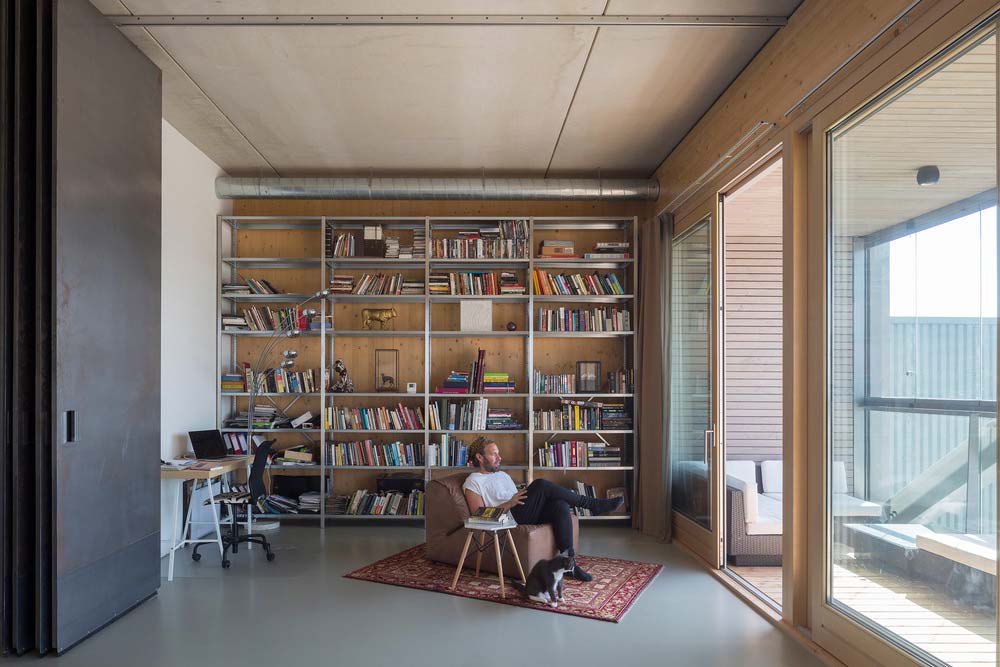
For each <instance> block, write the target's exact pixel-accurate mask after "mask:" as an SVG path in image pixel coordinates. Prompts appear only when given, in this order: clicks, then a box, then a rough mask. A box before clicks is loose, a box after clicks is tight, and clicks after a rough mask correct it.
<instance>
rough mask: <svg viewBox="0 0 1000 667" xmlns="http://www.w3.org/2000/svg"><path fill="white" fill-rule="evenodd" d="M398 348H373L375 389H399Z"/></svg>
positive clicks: (393, 390)
mask: <svg viewBox="0 0 1000 667" xmlns="http://www.w3.org/2000/svg"><path fill="white" fill-rule="evenodd" d="M398 376H399V350H375V390H376V391H392V392H395V391H399V382H398V381H397V379H396V378H397V377H398Z"/></svg>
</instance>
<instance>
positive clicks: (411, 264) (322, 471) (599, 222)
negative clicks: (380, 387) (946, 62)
mask: <svg viewBox="0 0 1000 667" xmlns="http://www.w3.org/2000/svg"><path fill="white" fill-rule="evenodd" d="M501 219H508V220H509V219H511V218H496V217H482V218H476V217H463V218H433V217H419V218H416V217H412V218H386V217H352V218H334V217H318V216H315V217H310V216H302V217H294V216H293V217H267V216H220V217H219V218H218V224H219V237H218V257H219V263H218V267H219V268H218V271H217V273H218V275H217V278H218V279H217V285H218V286H220V288H221V284H222V283H223V282H235V281H236V279H237V278H238V277H239V276H240V275H241V274H242V273H243V271H244V270H246V269H290V270H294V269H298V270H308V271H315V273H316V277H317V283H316V290H317V291H318V290H321V289H323V288H324V287H326V286H327V284H328V282H329V277H330V276H332V274H333V273H334V272H336V271H337V270H347V271H352V270H358V269H374V270H379V271H383V272H395V271H398V270H404V269H410V270H421V271H422V272H423V277H424V283H425V287H424V291H425V293H424V294H422V295H419V294H416V295H415V294H405V295H358V294H331V295H330V296H329V297H327V298H326V299H322V300H321V301H320V302H319V304H318V305H317V306H315V307H317V308H318V309H321V315H322V320H321V321H322V322H323V323H324V328H323V329H320V330H310V331H303V332H302V335H303V336H308V337H311V338H315V337H318V338H319V339H320V341H321V342H320V350H321V351H320V363H321V375H322V369H323V368H328V367H329V366H330V365H331V364H332V361H333V360H334V359H336V358H338V357H337V354H336V352H337V340H338V339H339V338H345V339H347V338H355V339H356V338H373V339H378V338H394V337H397V338H410V339H413V338H418V339H421V340H422V341H423V351H424V363H423V367H424V373H423V391H422V392H419V393H415V394H414V393H403V392H391V393H390V392H356V393H352V394H334V393H330V392H327V391H326V389H327V388H326V386H321V387H320V389H321V390H320V391H318V392H311V393H266V394H260V396H262V397H266V398H269V399H271V398H277V399H280V398H287V399H292V401H293V402H294V401H295V400H298V399H299V398H319V400H320V411H321V412H320V426H321V428H319V429H310V430H303V429H272V430H271V431H270V432H276V433H295V432H298V433H302V434H303V435H305V436H306V437H309V439H310V441H311V440H312V438H311V436H313V435H318V442H319V449H320V452H319V454H320V462H319V464H317V465H311V466H295V465H287V466H282V465H273V466H270V467H269V470H270V471H271V472H275V473H280V472H284V471H287V470H300V471H303V470H307V471H310V472H315V473H316V474H318V475H321V476H323V477H324V482H323V483H321V485H320V488H321V496H322V497H321V501H320V511H319V512H318V513H302V514H273V515H272V514H265V515H259V514H258V515H256V516H257V517H261V516H264V517H267V518H280V519H291V520H303V519H304V520H319V523H320V525H325V523H326V519H336V520H362V521H364V520H371V521H377V520H383V521H384V520H397V521H421V520H423V516H396V515H393V516H368V515H342V514H338V515H329V514H327V513H326V499H327V496H328V493H327V490H328V489H329V490H331V491H332V489H333V488H334V479H335V478H334V476H335V474H337V473H338V472H340V471H410V472H413V471H423V474H424V479H425V481H429V480H430V479H432V477H433V474H434V472H435V471H447V470H461V469H464V468H460V467H455V466H428V465H423V466H338V465H332V464H331V463H330V462H329V461H327V456H326V454H327V446H328V444H329V443H332V442H334V441H335V440H336V438H334V437H333V436H340V435H348V434H349V435H350V436H357V435H362V436H365V437H367V436H378V435H389V434H393V435H395V434H405V435H404V437H403V438H401V439H406V440H410V441H411V442H412V443H413V444H417V445H420V444H422V445H424V446H425V447H426V446H427V445H428V444H430V443H431V440H432V438H433V437H434V436H438V435H441V434H444V433H448V434H463V435H465V434H468V435H473V434H482V433H489V434H494V435H500V436H503V435H506V436H512V437H520V438H523V439H524V445H525V450H524V454H525V461H524V462H523V463H520V462H519V463H516V464H510V465H507V464H505V466H504V467H505V468H507V469H510V470H517V471H524V472H525V473H526V476H527V478H528V480H531V479H533V478H534V476H535V473H536V472H538V471H541V472H559V473H566V472H587V473H591V474H595V473H596V474H602V473H609V474H619V475H622V479H623V482H624V486H626V487H627V488H628V490H629V491H628V493H629V497H630V500H631V499H632V493H633V489H634V483H633V481H634V478H635V475H636V473H637V467H636V465H635V462H636V461H637V446H638V431H637V430H603V431H592V430H588V431H551V430H544V429H535V428H534V427H533V418H532V414H533V412H534V410H535V407H536V406H535V403H536V400H537V401H546V400H548V399H561V398H567V399H577V400H580V399H599V398H615V399H622V400H623V401H624V402H625V403H626V405H627V407H628V408H629V409H630V410H631V412H632V415H633V417H634V416H635V414H636V411H635V408H636V405H637V403H638V400H639V398H638V395H637V394H635V393H631V392H630V393H611V392H586V393H567V394H540V393H535V392H532V391H531V386H530V383H531V377H532V370H533V368H534V365H535V358H534V355H535V342H536V340H542V339H547V338H558V339H561V338H581V339H582V338H588V339H594V338H596V339H607V340H608V344H609V345H621V346H622V357H623V358H624V360H625V364H626V367H634V363H635V358H636V346H637V338H636V336H635V335H634V333H633V332H631V331H628V332H618V331H615V332H561V331H555V332H539V331H535V328H534V324H535V321H534V315H535V313H536V304H538V306H545V305H548V304H554V303H564V304H581V305H585V304H618V305H622V306H626V307H628V308H629V309H630V311H631V313H632V316H633V318H632V319H633V322H635V317H636V315H637V308H636V305H637V304H636V301H635V295H634V292H635V287H636V285H637V280H638V276H637V262H636V261H635V259H625V260H589V259H541V258H536V257H534V256H533V255H534V251H535V250H536V249H537V246H538V241H539V240H541V238H542V237H544V234H545V232H548V231H554V232H564V231H568V230H579V231H595V230H605V231H607V232H609V235H613V236H614V237H615V238H620V239H621V240H628V241H629V242H630V243H631V247H632V249H633V252H634V251H635V249H636V248H637V243H638V223H637V220H636V219H635V218H609V217H595V218H580V217H573V218H568V217H537V218H522V219H526V220H528V229H529V237H528V247H529V251H530V253H529V254H530V255H532V256H529V257H527V258H514V259H510V258H503V259H477V258H462V259H458V258H434V257H431V256H430V255H431V254H432V252H433V240H434V238H435V237H434V234H435V232H447V231H448V230H459V229H470V228H476V227H478V226H480V225H483V224H488V223H491V222H498V221H499V220H501ZM371 224H379V225H382V226H383V228H384V229H386V230H388V231H392V230H415V229H421V228H422V229H423V231H424V235H425V238H426V241H427V246H426V256H425V257H424V258H420V259H385V258H378V257H326V256H325V240H324V239H325V233H326V229H327V227H328V226H329V227H332V228H333V229H335V230H337V231H341V232H343V231H346V230H351V231H354V232H357V231H360V230H361V229H362V228H363V227H364V226H365V225H371ZM252 230H308V231H313V230H315V231H316V232H317V234H318V236H319V247H320V253H319V256H317V257H241V256H240V253H239V247H238V242H239V237H240V233H241V232H242V233H245V232H248V231H252ZM539 233H540V234H541V236H539ZM536 268H539V269H546V270H548V269H564V270H572V271H583V270H587V271H597V270H606V271H616V272H618V273H619V275H620V277H621V278H622V279H623V283H624V285H623V286H624V287H625V288H626V291H627V292H629V293H627V294H621V295H582V296H581V295H541V294H539V295H536V294H533V293H532V276H533V274H534V270H535V269H536ZM508 269H509V270H515V271H519V272H523V274H524V278H525V280H524V282H525V287H526V292H527V293H526V294H524V295H493V296H483V295H453V294H430V293H429V292H428V290H429V287H428V283H427V281H428V279H429V276H430V273H431V272H432V271H437V270H452V271H476V270H482V271H499V270H508ZM249 277H252V276H249ZM300 289H301V287H300ZM310 295H311V293H294V294H291V293H290V294H274V295H271V294H268V295H254V294H252V295H222V294H221V289H220V293H219V297H218V299H217V310H216V322H221V315H222V314H223V313H224V312H228V313H234V312H237V310H238V309H237V305H238V304H247V305H249V304H269V303H279V304H281V303H299V302H301V301H303V300H305V299H306V298H308V297H309V296H310ZM483 299H489V300H492V301H495V302H497V303H508V304H522V305H523V307H524V315H525V322H526V326H525V330H523V331H488V332H463V331H452V330H435V329H434V328H433V322H432V319H433V306H434V305H435V304H454V303H460V302H461V301H464V300H483ZM338 303H340V304H358V305H359V306H360V305H361V304H365V303H372V304H392V303H410V304H423V307H424V327H423V329H415V330H401V331H392V330H386V331H381V330H373V331H370V330H343V331H338V330H336V329H335V328H334V329H328V328H325V325H326V322H327V321H328V320H327V315H328V314H330V313H331V312H332V309H333V307H334V306H335V305H336V304H338ZM270 335H271V334H270V333H269V332H254V331H250V332H242V331H222V330H221V328H220V329H219V330H218V331H217V343H218V350H219V358H218V369H219V371H220V373H221V372H225V371H227V370H229V369H230V368H231V367H232V364H231V362H232V360H235V359H237V358H238V354H237V353H238V345H239V341H240V340H243V339H245V338H261V337H267V336H270ZM449 338H455V339H465V338H506V339H515V340H516V339H520V340H522V341H523V359H524V365H523V368H522V369H521V372H522V374H523V375H522V379H521V382H522V383H523V384H524V390H523V391H520V392H515V393H509V394H505V393H485V394H449V393H435V392H433V391H432V390H433V387H432V384H431V369H432V368H433V364H434V360H433V344H432V343H433V342H434V341H435V340H446V339H449ZM319 380H320V382H321V383H322V378H319ZM248 396H249V393H248V392H221V391H220V392H219V393H218V398H219V400H218V404H217V412H216V417H217V423H218V424H219V425H220V426H221V424H222V420H223V418H224V417H225V415H226V414H229V413H231V412H233V411H235V410H236V409H237V405H238V403H237V401H238V399H240V398H244V399H245V398H246V397H248ZM358 398H369V399H373V400H372V401H371V405H375V404H379V403H384V400H382V401H379V400H377V399H394V400H398V399H417V400H419V401H420V402H422V409H423V412H424V415H425V419H426V415H427V411H428V409H429V407H430V404H431V403H432V402H433V401H441V400H451V401H455V400H465V399H477V398H492V399H499V400H504V399H506V400H511V401H519V402H520V403H521V405H522V406H523V409H524V419H525V421H526V422H527V423H526V428H524V429H516V430H485V431H462V430H432V429H429V428H425V429H422V430H338V429H327V428H325V424H324V423H323V422H324V418H323V414H324V411H325V409H326V408H327V407H332V406H336V405H338V404H342V403H340V401H342V400H345V399H348V400H350V399H358ZM354 404H357V402H356V401H355V402H354ZM540 405H541V403H540ZM224 430H226V431H240V430H241V429H224ZM536 434H537V435H539V436H540V437H543V438H545V437H548V438H551V437H552V436H556V435H562V436H565V435H569V436H573V435H592V436H593V435H596V436H597V437H601V436H603V435H605V434H607V435H613V436H616V437H620V438H623V439H624V442H623V448H624V450H625V452H627V453H626V454H625V456H626V458H625V462H626V463H629V464H626V465H621V466H605V467H593V468H581V467H567V466H560V467H542V466H537V465H536V464H535V458H536V457H535V456H534V452H535V436H536ZM406 436H415V437H413V438H412V440H411V439H410V438H409V437H406ZM421 440H422V442H421ZM313 444H315V442H313ZM516 458H520V457H516ZM628 518H629V515H614V516H609V517H603V516H602V517H581V519H582V520H604V521H607V520H612V521H614V520H622V519H628Z"/></svg>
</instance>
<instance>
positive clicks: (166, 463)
mask: <svg viewBox="0 0 1000 667" xmlns="http://www.w3.org/2000/svg"><path fill="white" fill-rule="evenodd" d="M195 463H197V461H195V460H194V459H167V460H164V459H160V470H186V469H187V468H190V467H191V466H193V465H194V464H195Z"/></svg>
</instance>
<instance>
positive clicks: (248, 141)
mask: <svg viewBox="0 0 1000 667" xmlns="http://www.w3.org/2000/svg"><path fill="white" fill-rule="evenodd" d="M609 1H610V0H609ZM118 4H120V5H121V6H122V7H124V8H125V11H127V12H128V13H129V14H132V15H134V14H135V12H133V11H132V10H131V9H130V8H129V6H128V5H126V4H125V2H124V0H118ZM142 30H143V32H145V33H146V34H147V35H149V38H150V39H151V40H153V43H154V44H156V46H158V47H159V48H160V50H161V51H163V53H164V55H166V56H167V58H170V62H172V63H173V64H174V65H176V66H177V69H179V70H180V71H181V73H182V74H183V75H184V76H185V77H187V80H188V81H190V82H191V85H193V86H194V87H195V88H197V89H198V92H199V93H201V94H202V95H203V96H204V97H205V99H206V100H208V103H209V104H211V105H212V107H214V108H215V110H216V111H218V112H219V115H221V116H222V117H223V118H225V119H226V122H227V123H229V125H230V126H231V127H232V128H233V129H234V130H236V132H237V134H239V135H240V136H241V137H243V141H245V142H247V145H248V146H249V147H250V148H251V150H253V152H254V153H256V154H257V155H258V156H259V157H260V159H261V160H263V161H264V163H265V164H266V165H267V166H268V167H269V168H270V169H271V171H273V172H274V175H275V176H281V173H280V172H279V171H278V170H277V169H275V168H274V165H273V164H271V161H270V160H268V159H267V158H266V157H265V156H264V154H263V153H261V152H260V150H258V148H257V147H256V146H255V145H254V143H253V142H252V141H250V138H249V137H248V136H247V135H246V134H244V133H243V131H242V130H241V129H240V128H239V127H237V125H236V123H234V122H233V119H232V118H230V117H229V116H228V115H227V114H226V112H225V111H223V110H222V108H221V107H220V106H219V105H218V104H216V103H215V100H213V99H212V98H211V97H210V96H209V94H208V93H207V92H205V89H204V88H202V87H201V86H200V85H199V84H198V82H197V81H195V80H194V77H192V76H191V75H190V74H189V73H188V71H187V70H186V69H184V66H183V65H181V64H180V62H178V61H177V59H176V58H174V56H173V54H172V53H170V51H168V50H167V48H166V47H165V46H163V44H161V43H160V40H158V39H156V37H155V36H154V35H153V33H151V32H150V31H149V28H143V29H142Z"/></svg>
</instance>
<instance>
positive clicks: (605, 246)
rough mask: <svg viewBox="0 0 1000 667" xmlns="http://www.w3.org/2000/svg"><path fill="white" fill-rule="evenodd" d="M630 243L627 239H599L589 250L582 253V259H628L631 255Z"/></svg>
mask: <svg viewBox="0 0 1000 667" xmlns="http://www.w3.org/2000/svg"><path fill="white" fill-rule="evenodd" d="M630 247H631V244H630V243H629V242H628V241H601V242H599V243H595V244H594V248H593V250H592V251H591V252H588V253H584V255H583V258H584V259H593V260H598V261H599V260H614V259H628V258H630V257H631V256H632V255H631V254H630V253H629V248H630Z"/></svg>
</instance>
